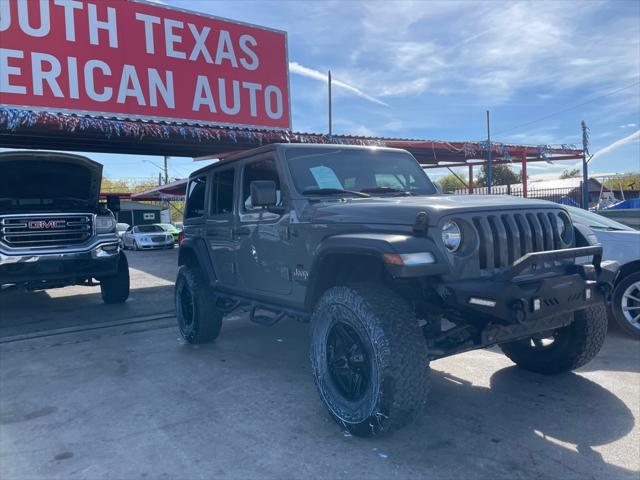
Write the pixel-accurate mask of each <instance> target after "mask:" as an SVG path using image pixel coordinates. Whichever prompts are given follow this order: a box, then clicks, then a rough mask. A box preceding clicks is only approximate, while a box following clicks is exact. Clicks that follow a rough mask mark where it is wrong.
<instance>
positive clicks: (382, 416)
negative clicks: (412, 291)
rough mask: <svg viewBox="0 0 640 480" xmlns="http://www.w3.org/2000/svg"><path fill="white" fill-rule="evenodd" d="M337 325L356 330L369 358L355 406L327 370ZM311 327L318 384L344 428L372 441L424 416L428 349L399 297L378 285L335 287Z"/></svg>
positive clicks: (323, 300)
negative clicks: (334, 327)
mask: <svg viewBox="0 0 640 480" xmlns="http://www.w3.org/2000/svg"><path fill="white" fill-rule="evenodd" d="M336 323H343V324H346V325H348V326H349V327H350V328H352V332H356V333H357V334H358V336H359V337H360V339H361V340H362V344H363V346H364V347H365V349H368V353H369V354H370V357H369V358H370V359H371V360H370V370H368V371H370V372H371V373H370V377H369V381H368V382H367V383H366V386H365V387H364V393H363V397H362V398H359V399H357V400H355V401H351V400H349V399H348V398H346V397H345V395H343V394H342V393H341V391H340V390H339V387H337V386H336V382H335V381H334V380H333V379H332V376H331V373H330V368H329V365H328V358H329V357H328V355H329V352H328V351H329V347H327V342H328V340H329V338H330V337H329V334H330V332H331V331H332V328H333V326H334V325H335V324H336ZM311 325H312V327H311V349H310V359H311V367H312V372H313V378H314V382H315V385H316V388H317V389H318V393H319V394H320V398H321V399H322V401H323V402H324V403H325V405H326V406H327V408H328V409H329V412H330V413H331V415H332V416H333V417H334V419H335V420H336V421H337V422H338V423H339V424H340V425H342V426H344V427H345V428H346V429H348V430H349V431H350V432H351V433H353V434H354V435H358V436H363V437H368V436H372V435H378V434H382V433H387V432H390V431H392V430H395V429H398V428H400V427H402V426H404V425H406V424H408V423H410V422H411V421H413V420H414V419H415V418H416V417H417V416H419V415H420V414H422V413H423V412H424V410H425V405H426V401H427V394H428V390H429V386H430V381H429V380H430V370H429V358H428V355H427V345H426V342H425V339H424V336H423V335H422V331H421V330H420V327H419V326H418V322H417V320H416V317H415V314H414V312H413V310H412V309H411V307H410V306H409V305H408V304H407V302H405V301H404V300H403V299H402V298H401V297H400V296H398V295H397V294H395V293H394V292H393V291H391V290H389V289H387V288H384V287H380V286H377V285H369V284H358V285H352V286H339V287H333V288H331V289H329V290H327V291H326V292H325V293H324V294H323V295H322V297H321V298H320V300H319V301H318V302H317V304H316V306H315V309H314V312H313V316H312V320H311Z"/></svg>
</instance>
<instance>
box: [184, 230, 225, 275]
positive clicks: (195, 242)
mask: <svg viewBox="0 0 640 480" xmlns="http://www.w3.org/2000/svg"><path fill="white" fill-rule="evenodd" d="M191 255H193V256H194V257H195V258H196V261H197V264H198V266H199V267H200V268H201V269H202V271H203V272H204V274H205V275H206V276H207V282H208V283H209V284H210V285H211V286H212V287H213V286H215V285H216V283H217V281H218V276H217V275H216V270H215V267H214V265H213V259H212V258H211V255H210V253H209V249H208V248H207V244H206V243H205V241H204V239H202V238H195V239H194V238H188V237H187V238H185V239H184V240H183V241H182V243H181V244H180V249H179V250H178V265H179V266H180V265H185V264H186V263H187V258H188V257H189V256H191Z"/></svg>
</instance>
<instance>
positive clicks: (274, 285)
mask: <svg viewBox="0 0 640 480" xmlns="http://www.w3.org/2000/svg"><path fill="white" fill-rule="evenodd" d="M280 179H281V176H280V174H279V173H278V169H277V164H276V160H275V157H274V156H273V154H271V153H269V154H266V155H262V156H259V157H256V158H251V159H247V160H245V161H244V162H243V166H242V175H241V179H240V184H239V192H238V193H239V199H240V201H239V205H238V210H239V222H238V226H237V230H236V235H237V238H238V241H239V242H240V245H239V248H238V250H237V254H236V262H237V264H238V270H239V273H240V278H241V281H242V285H243V288H244V289H246V290H248V291H251V292H253V293H255V294H260V293H261V292H262V293H267V292H268V293H270V294H278V295H287V294H289V293H290V292H291V288H292V282H291V270H290V268H289V267H290V266H289V265H288V262H287V259H288V258H289V255H288V252H289V250H290V241H289V239H288V236H289V235H288V233H289V230H288V227H289V215H288V214H287V213H285V211H286V210H285V208H284V204H283V195H282V192H281V185H282V182H281V181H280ZM256 180H271V181H273V182H275V184H276V197H277V202H278V203H277V205H276V206H275V207H274V208H270V209H266V208H262V207H254V206H253V205H252V204H251V188H250V187H251V182H253V181H256Z"/></svg>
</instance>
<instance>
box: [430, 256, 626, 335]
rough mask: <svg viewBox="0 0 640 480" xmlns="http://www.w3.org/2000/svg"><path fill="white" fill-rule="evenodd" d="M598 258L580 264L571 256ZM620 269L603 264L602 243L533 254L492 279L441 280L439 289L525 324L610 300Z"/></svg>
mask: <svg viewBox="0 0 640 480" xmlns="http://www.w3.org/2000/svg"><path fill="white" fill-rule="evenodd" d="M578 257H592V258H593V260H592V263H590V264H583V265H576V264H575V263H568V262H567V260H568V259H575V258H578ZM617 269H618V264H617V263H616V262H602V247H600V246H591V247H580V248H569V249H564V250H552V251H546V252H536V253H530V254H527V255H525V256H523V257H522V258H520V259H519V260H517V261H516V262H515V263H514V264H513V265H512V266H511V267H510V268H509V269H506V270H504V271H502V272H500V273H498V274H497V275H494V276H492V277H483V278H477V279H472V280H463V281H458V282H448V283H443V284H440V285H438V286H437V287H436V290H437V291H438V293H439V294H440V296H441V297H442V299H443V300H444V302H445V303H446V304H447V305H448V306H449V307H452V308H454V309H457V310H460V311H465V312H468V313H471V314H473V313H475V314H482V315H485V316H488V317H492V318H493V319H495V320H498V321H499V323H502V324H506V325H508V324H524V323H525V322H526V323H529V322H534V321H536V320H540V319H543V318H547V317H551V316H558V315H561V314H565V313H571V312H574V311H576V310H582V309H584V308H587V307H590V306H594V305H601V304H602V303H603V302H606V301H608V298H609V295H610V293H611V289H612V284H613V280H614V277H615V274H616V272H617Z"/></svg>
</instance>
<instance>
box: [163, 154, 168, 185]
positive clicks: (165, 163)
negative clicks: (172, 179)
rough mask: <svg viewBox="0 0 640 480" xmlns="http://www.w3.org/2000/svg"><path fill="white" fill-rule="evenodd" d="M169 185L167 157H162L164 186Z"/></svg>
mask: <svg viewBox="0 0 640 480" xmlns="http://www.w3.org/2000/svg"><path fill="white" fill-rule="evenodd" d="M167 183H169V157H168V156H166V155H165V156H164V184H165V185H166V184H167Z"/></svg>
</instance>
